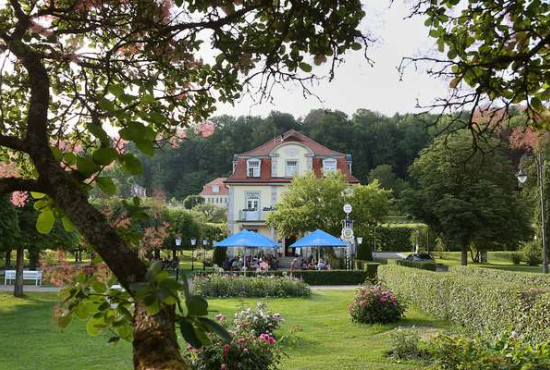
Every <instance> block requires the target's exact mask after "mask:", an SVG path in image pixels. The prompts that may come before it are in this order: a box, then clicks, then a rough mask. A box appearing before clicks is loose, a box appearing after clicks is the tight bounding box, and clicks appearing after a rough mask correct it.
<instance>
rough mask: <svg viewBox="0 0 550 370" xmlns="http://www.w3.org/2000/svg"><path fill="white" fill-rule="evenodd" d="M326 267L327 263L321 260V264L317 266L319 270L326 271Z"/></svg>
mask: <svg viewBox="0 0 550 370" xmlns="http://www.w3.org/2000/svg"><path fill="white" fill-rule="evenodd" d="M325 267H326V264H325V261H324V260H323V259H322V258H320V259H319V263H318V264H317V270H324V269H325Z"/></svg>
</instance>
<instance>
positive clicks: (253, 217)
mask: <svg viewBox="0 0 550 370" xmlns="http://www.w3.org/2000/svg"><path fill="white" fill-rule="evenodd" d="M269 212H271V211H260V210H257V211H245V210H241V211H239V221H265V219H266V218H267V215H268V214H269Z"/></svg>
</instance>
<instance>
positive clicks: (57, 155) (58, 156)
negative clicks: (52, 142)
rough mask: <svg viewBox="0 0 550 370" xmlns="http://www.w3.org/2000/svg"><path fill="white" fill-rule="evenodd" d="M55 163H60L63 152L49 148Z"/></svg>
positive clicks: (54, 147)
mask: <svg viewBox="0 0 550 370" xmlns="http://www.w3.org/2000/svg"><path fill="white" fill-rule="evenodd" d="M50 149H51V150H52V153H53V156H54V158H55V160H56V161H60V160H61V158H63V152H62V151H61V149H59V148H58V147H56V146H52V147H51V148H50Z"/></svg>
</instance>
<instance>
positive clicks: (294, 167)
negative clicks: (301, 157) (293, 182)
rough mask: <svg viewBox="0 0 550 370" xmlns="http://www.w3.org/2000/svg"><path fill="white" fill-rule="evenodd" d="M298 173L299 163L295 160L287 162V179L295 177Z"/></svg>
mask: <svg viewBox="0 0 550 370" xmlns="http://www.w3.org/2000/svg"><path fill="white" fill-rule="evenodd" d="M296 173H298V161H297V160H295V159H292V160H289V161H286V169H285V175H286V177H294V175H295V174H296Z"/></svg>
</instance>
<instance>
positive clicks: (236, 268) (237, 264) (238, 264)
mask: <svg viewBox="0 0 550 370" xmlns="http://www.w3.org/2000/svg"><path fill="white" fill-rule="evenodd" d="M231 267H232V269H233V271H239V270H240V269H241V267H243V263H242V262H241V260H240V258H236V259H235V261H233V265H232V266H231Z"/></svg>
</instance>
